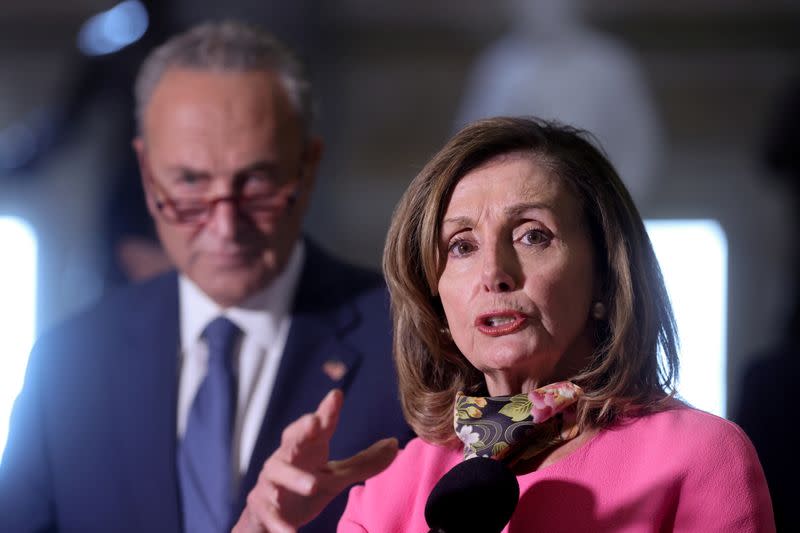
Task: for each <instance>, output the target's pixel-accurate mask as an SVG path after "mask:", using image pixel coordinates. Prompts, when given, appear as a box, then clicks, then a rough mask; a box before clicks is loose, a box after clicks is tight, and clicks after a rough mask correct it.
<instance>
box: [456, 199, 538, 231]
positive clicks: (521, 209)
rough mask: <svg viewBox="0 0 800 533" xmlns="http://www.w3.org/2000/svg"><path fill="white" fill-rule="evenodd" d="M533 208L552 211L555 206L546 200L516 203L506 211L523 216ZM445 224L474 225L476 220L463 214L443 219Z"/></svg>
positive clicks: (512, 214)
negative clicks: (545, 201)
mask: <svg viewBox="0 0 800 533" xmlns="http://www.w3.org/2000/svg"><path fill="white" fill-rule="evenodd" d="M531 210H547V211H552V210H553V207H552V206H551V205H550V204H547V203H544V202H529V203H522V204H514V205H511V206H509V207H506V208H505V210H504V213H505V214H506V216H508V217H509V218H516V217H520V216H522V215H523V214H524V213H526V212H527V211H531ZM444 224H456V225H459V226H472V225H473V224H474V221H473V219H472V218H471V217H467V216H463V217H451V218H446V219H444V220H442V225H444Z"/></svg>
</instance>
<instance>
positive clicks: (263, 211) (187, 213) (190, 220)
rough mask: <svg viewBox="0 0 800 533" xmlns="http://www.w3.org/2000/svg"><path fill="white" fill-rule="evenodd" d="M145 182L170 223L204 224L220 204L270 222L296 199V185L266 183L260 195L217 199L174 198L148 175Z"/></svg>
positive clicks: (253, 217)
mask: <svg viewBox="0 0 800 533" xmlns="http://www.w3.org/2000/svg"><path fill="white" fill-rule="evenodd" d="M146 180H147V181H148V182H149V183H150V185H151V186H152V187H153V189H154V192H155V193H156V194H155V206H156V208H157V209H158V212H159V214H160V215H161V216H162V217H163V218H164V220H166V221H167V222H169V223H171V224H194V225H199V224H204V223H206V222H207V221H208V220H209V219H210V218H211V214H212V213H213V212H214V207H215V206H216V205H217V204H218V203H220V202H231V204H233V207H234V209H236V212H237V213H239V214H241V215H245V216H247V217H248V218H250V219H251V220H253V221H255V222H258V221H262V220H268V219H270V218H272V217H274V216H275V215H276V214H278V213H280V211H282V210H283V209H289V208H291V207H292V205H294V203H295V201H296V200H297V183H296V182H294V181H292V182H289V183H284V184H280V185H277V184H272V183H268V182H265V183H263V184H261V185H260V186H259V188H260V189H261V190H260V191H259V192H256V193H251V194H247V195H243V194H232V195H227V196H218V197H217V198H201V197H197V198H171V197H170V196H169V195H168V194H167V191H166V190H164V188H163V187H162V186H161V185H159V184H158V183H157V182H156V181H155V180H154V179H153V178H152V177H150V176H149V173H148V175H147V177H146Z"/></svg>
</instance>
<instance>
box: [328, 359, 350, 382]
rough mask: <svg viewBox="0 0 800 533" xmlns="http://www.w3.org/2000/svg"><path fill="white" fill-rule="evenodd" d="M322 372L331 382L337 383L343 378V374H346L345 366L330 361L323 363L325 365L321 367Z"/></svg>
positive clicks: (339, 362)
mask: <svg viewBox="0 0 800 533" xmlns="http://www.w3.org/2000/svg"><path fill="white" fill-rule="evenodd" d="M322 371H323V372H324V373H325V375H326V376H328V377H329V378H331V380H332V381H339V380H340V379H342V378H343V377H344V375H345V374H347V365H345V364H344V363H342V362H341V361H336V360H335V359H331V360H329V361H325V364H324V365H322Z"/></svg>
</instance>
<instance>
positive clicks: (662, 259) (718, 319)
mask: <svg viewBox="0 0 800 533" xmlns="http://www.w3.org/2000/svg"><path fill="white" fill-rule="evenodd" d="M645 226H646V227H647V233H648V234H649V235H650V240H651V241H652V242H653V248H655V252H656V257H658V262H659V264H660V265H661V272H662V274H663V275H664V282H665V284H666V286H667V292H668V293H669V298H670V301H671V302H672V309H673V311H674V313H675V320H676V322H677V323H678V336H679V339H680V352H679V355H680V364H681V367H680V380H679V382H678V392H679V394H680V396H681V398H683V399H684V400H685V401H686V402H688V403H689V404H691V405H693V406H694V407H697V408H698V409H702V410H704V411H708V412H710V413H714V414H716V415H718V416H723V417H724V416H725V402H726V394H727V390H726V385H725V384H726V371H727V366H726V365H727V354H726V334H727V291H728V243H727V242H728V241H727V237H726V236H725V232H724V231H723V230H722V227H720V225H719V224H718V223H717V222H716V221H714V220H658V221H652V220H650V221H646V222H645Z"/></svg>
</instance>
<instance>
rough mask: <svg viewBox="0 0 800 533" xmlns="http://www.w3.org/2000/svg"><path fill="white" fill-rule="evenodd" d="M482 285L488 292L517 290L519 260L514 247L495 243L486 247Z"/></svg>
mask: <svg viewBox="0 0 800 533" xmlns="http://www.w3.org/2000/svg"><path fill="white" fill-rule="evenodd" d="M484 251H485V253H484V255H483V270H482V272H481V284H482V285H483V290H484V291H486V292H509V291H513V290H515V289H516V288H517V285H518V281H517V277H518V276H517V271H518V270H519V269H518V265H517V259H516V257H515V255H514V253H513V246H511V245H508V246H506V245H503V244H502V243H494V244H492V245H490V246H484Z"/></svg>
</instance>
